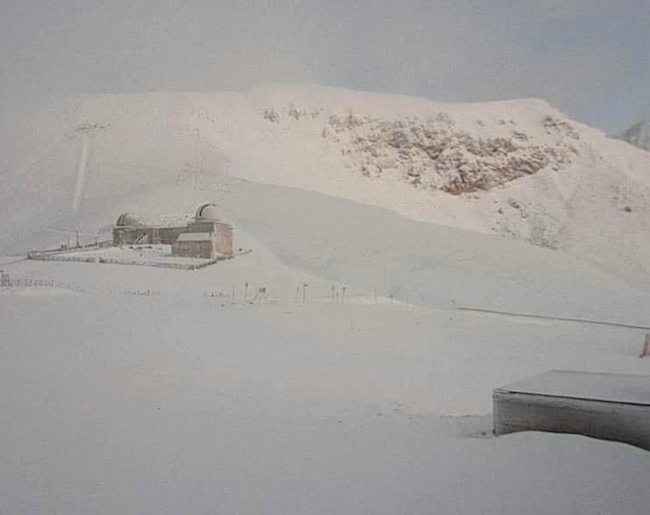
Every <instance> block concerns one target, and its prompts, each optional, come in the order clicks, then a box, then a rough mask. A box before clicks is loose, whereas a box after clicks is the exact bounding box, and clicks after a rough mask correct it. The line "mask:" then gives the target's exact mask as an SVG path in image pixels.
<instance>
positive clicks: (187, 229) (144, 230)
mask: <svg viewBox="0 0 650 515" xmlns="http://www.w3.org/2000/svg"><path fill="white" fill-rule="evenodd" d="M145 244H149V245H156V244H164V245H171V247H172V255H173V256H183V257H199V258H205V259H216V258H217V257H220V256H232V254H233V230H232V226H231V225H230V224H228V223H226V222H224V221H223V220H220V219H219V216H218V212H217V208H216V206H215V205H214V204H203V205H201V206H199V208H198V209H197V210H196V214H195V216H194V218H193V219H192V220H191V221H190V222H188V223H187V224H186V225H180V224H178V223H177V224H169V225H166V224H162V223H147V222H146V221H143V220H142V219H140V218H138V217H137V216H135V215H132V214H130V213H123V214H121V215H120V216H119V218H118V219H117V222H116V224H115V227H113V245H115V246H121V245H145Z"/></svg>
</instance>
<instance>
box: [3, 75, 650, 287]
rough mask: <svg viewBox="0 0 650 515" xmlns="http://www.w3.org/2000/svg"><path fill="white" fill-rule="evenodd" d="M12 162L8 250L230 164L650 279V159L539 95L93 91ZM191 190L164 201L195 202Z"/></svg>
mask: <svg viewBox="0 0 650 515" xmlns="http://www.w3.org/2000/svg"><path fill="white" fill-rule="evenodd" d="M3 160H4V161H3V164H2V170H3V171H2V173H3V189H2V190H1V191H0V196H1V198H0V209H2V213H1V214H2V216H3V219H4V220H6V221H7V223H6V224H4V225H3V227H2V229H1V231H2V233H1V234H0V236H1V240H0V241H1V242H2V243H1V245H2V251H3V252H5V253H6V252H14V251H21V250H25V249H27V248H29V247H30V246H32V245H33V244H35V243H36V240H34V237H35V236H37V235H36V234H35V233H37V232H39V231H40V230H41V229H42V228H43V226H47V227H49V228H50V231H51V234H50V236H51V239H52V240H55V241H56V238H55V235H56V233H55V230H61V229H77V228H81V229H82V231H83V232H85V233H88V234H93V233H96V232H97V231H98V230H100V229H101V228H102V227H106V225H109V224H110V223H112V221H113V220H112V218H113V217H114V216H115V215H116V213H119V210H120V209H124V210H127V209H129V210H132V209H135V210H137V211H142V210H141V209H139V203H140V202H141V200H142V198H143V197H145V196H148V195H150V194H151V193H152V192H155V191H156V190H158V189H160V188H163V189H164V188H166V189H169V188H173V187H175V186H179V187H185V186H191V188H192V189H194V190H196V191H197V192H199V193H200V195H194V196H192V198H193V199H194V198H198V199H199V200H202V199H212V200H216V201H220V200H221V199H222V198H223V196H224V195H225V193H224V192H223V191H221V190H220V183H219V178H220V177H221V176H223V175H229V176H233V177H240V178H244V179H247V180H249V181H253V182H263V183H271V184H277V185H282V186H291V187H296V188H300V189H306V190H311V191H315V192H320V193H324V194H327V195H332V196H336V197H342V198H347V199H350V200H354V201H357V202H362V203H367V204H373V205H377V206H380V207H385V208H388V209H390V210H393V211H396V212H398V213H401V214H403V215H405V216H407V217H409V218H412V219H417V220H423V221H433V222H436V223H440V224H444V225H451V226H455V227H460V228H465V229H469V230H472V231H478V232H485V233H494V234H497V235H501V236H506V237H508V238H513V239H518V240H523V241H527V242H531V243H533V244H536V245H539V246H543V247H547V248H551V249H559V250H562V251H565V252H568V253H570V254H572V255H574V256H576V257H578V258H579V259H581V260H584V261H588V262H592V263H594V264H596V265H597V266H599V267H601V268H602V269H604V270H605V271H607V272H608V273H610V274H615V275H618V276H620V277H622V278H624V279H626V280H628V281H629V282H634V283H638V282H639V281H641V282H645V283H647V281H648V277H650V265H649V264H648V261H647V259H646V256H647V255H648V253H650V238H647V236H646V235H647V234H648V230H650V221H649V220H650V211H649V209H650V208H649V206H650V200H649V199H650V189H649V188H650V185H649V184H650V174H648V169H650V156H648V155H647V154H646V153H644V152H641V151H637V150H635V149H633V148H630V147H629V146H628V145H625V144H624V143H621V142H619V141H615V140H611V139H608V138H606V137H605V135H604V134H602V133H601V132H599V131H596V130H593V129H590V128H588V127H585V126H582V125H579V124H577V123H575V122H573V121H571V120H569V119H567V118H566V117H565V116H564V115H563V114H562V113H560V112H558V111H557V110H556V109H554V108H552V107H551V106H549V105H548V104H546V103H544V102H542V101H539V100H515V101H510V102H495V103H487V104H439V103H435V102H430V101H427V100H423V99H415V98H408V97H397V96H389V95H379V94H366V93H359V92H354V91H348V90H337V89H331V88H320V87H288V86H276V87H270V88H263V89H257V90H253V91H250V92H248V93H242V94H239V93H215V94H189V93H187V94H186V93H177V94H149V95H145V94H142V95H105V96H101V95H100V96H86V97H81V98H77V99H72V100H70V101H69V102H67V103H64V104H62V105H59V106H54V107H51V108H50V109H49V110H47V111H44V112H42V113H40V114H39V117H38V118H36V119H33V120H24V121H23V127H22V128H20V127H17V128H16V130H15V131H14V132H13V133H12V134H10V135H9V136H8V137H7V138H5V139H4V143H3ZM445 190H446V191H445ZM185 191H187V188H185V189H183V190H182V191H181V190H179V193H178V194H177V195H176V196H172V197H173V198H174V201H175V205H168V206H156V208H157V209H160V208H161V207H163V210H164V211H165V212H180V211H183V210H186V211H189V212H191V210H192V209H193V208H194V206H193V205H190V203H189V201H188V199H189V196H187V195H186V194H185V193H184V192H185ZM183 195H185V196H184V197H183V198H180V197H181V196H183ZM58 237H59V239H60V233H59V234H58ZM38 241H39V242H40V241H42V238H41V239H38Z"/></svg>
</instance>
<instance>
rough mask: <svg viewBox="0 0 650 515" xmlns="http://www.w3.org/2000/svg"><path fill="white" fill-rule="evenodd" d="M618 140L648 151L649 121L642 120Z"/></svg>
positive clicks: (649, 140) (649, 148)
mask: <svg viewBox="0 0 650 515" xmlns="http://www.w3.org/2000/svg"><path fill="white" fill-rule="evenodd" d="M618 138H619V139H622V140H623V141H627V142H628V143H631V144H632V145H634V146H635V147H638V148H641V149H643V150H650V121H649V120H642V121H640V122H637V123H635V124H634V125H632V127H630V128H629V129H627V130H626V131H625V132H623V134H621V135H620V136H618Z"/></svg>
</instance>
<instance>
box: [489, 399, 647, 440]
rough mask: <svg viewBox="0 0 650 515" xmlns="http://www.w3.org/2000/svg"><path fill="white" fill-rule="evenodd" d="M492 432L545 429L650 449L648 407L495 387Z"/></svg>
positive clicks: (502, 432) (499, 433) (498, 433)
mask: <svg viewBox="0 0 650 515" xmlns="http://www.w3.org/2000/svg"><path fill="white" fill-rule="evenodd" d="M492 399H493V402H494V433H495V434H497V435H501V434H508V433H514V432H517V431H546V432H552V433H570V434H579V435H584V436H590V437H592V438H599V439H601V440H613V441H617V442H625V443H629V444H631V445H635V446H637V447H641V448H643V449H648V450H650V406H642V405H637V404H626V403H617V402H603V401H595V400H590V399H572V398H566V397H551V396H545V395H535V394H523V393H515V392H506V391H499V390H495V391H494V392H493V395H492Z"/></svg>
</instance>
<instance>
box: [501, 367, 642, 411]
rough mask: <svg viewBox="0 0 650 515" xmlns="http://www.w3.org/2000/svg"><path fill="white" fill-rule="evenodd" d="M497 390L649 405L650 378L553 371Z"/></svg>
mask: <svg viewBox="0 0 650 515" xmlns="http://www.w3.org/2000/svg"><path fill="white" fill-rule="evenodd" d="M494 391H495V392H499V393H506V392H510V393H521V394H528V395H543V396H546V397H562V398H569V399H585V400H593V401H602V402H618V403H623V404H642V405H645V406H650V375H631V374H605V373H596V372H576V371H572V370H551V371H549V372H545V373H543V374H539V375H536V376H534V377H530V378H528V379H524V380H522V381H517V382H516V383H512V384H509V385H506V386H502V387H500V388H497V389H496V390H494Z"/></svg>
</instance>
